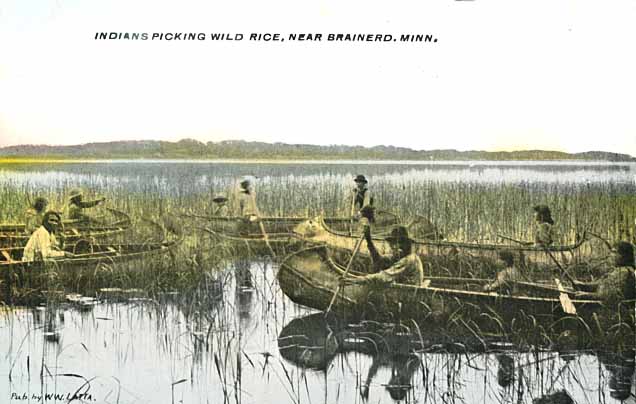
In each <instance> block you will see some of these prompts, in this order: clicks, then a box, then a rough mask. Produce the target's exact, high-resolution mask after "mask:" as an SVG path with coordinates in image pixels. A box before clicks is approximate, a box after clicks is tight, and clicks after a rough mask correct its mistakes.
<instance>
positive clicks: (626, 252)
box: [614, 241, 634, 260]
mask: <svg viewBox="0 0 636 404" xmlns="http://www.w3.org/2000/svg"><path fill="white" fill-rule="evenodd" d="M614 251H616V252H617V253H618V255H620V256H622V257H627V258H630V259H632V260H633V259H634V246H633V245H631V244H630V243H628V242H627V241H619V242H617V243H616V244H614Z"/></svg>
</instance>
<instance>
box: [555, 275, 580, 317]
mask: <svg viewBox="0 0 636 404" xmlns="http://www.w3.org/2000/svg"><path fill="white" fill-rule="evenodd" d="M554 282H555V283H556V285H557V288H558V289H559V292H561V293H560V294H559V300H560V301H561V307H562V308H563V311H564V312H565V313H567V314H576V307H574V303H572V300H570V296H568V294H567V293H566V292H565V288H563V285H561V281H559V280H558V279H557V278H554Z"/></svg>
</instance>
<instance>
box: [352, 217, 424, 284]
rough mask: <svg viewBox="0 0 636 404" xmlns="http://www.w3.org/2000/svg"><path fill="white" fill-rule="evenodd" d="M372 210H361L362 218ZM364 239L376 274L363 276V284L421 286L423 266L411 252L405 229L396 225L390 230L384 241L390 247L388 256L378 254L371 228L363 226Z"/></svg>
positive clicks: (410, 244) (418, 258)
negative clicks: (393, 283) (395, 283)
mask: <svg viewBox="0 0 636 404" xmlns="http://www.w3.org/2000/svg"><path fill="white" fill-rule="evenodd" d="M370 210H371V211H372V210H373V208H371V207H368V208H365V209H363V210H362V212H361V213H362V215H363V217H367V218H368V217H369V215H370V212H369V211H370ZM363 231H364V239H365V241H366V243H367V248H368V250H369V253H370V254H371V260H372V261H373V270H374V271H375V272H376V273H373V274H370V275H367V276H365V277H364V278H363V279H364V281H365V282H373V283H378V284H388V283H392V282H397V283H403V284H408V285H416V286H420V285H422V282H423V281H424V266H423V265H422V261H421V260H420V257H419V256H418V255H417V254H415V253H414V252H413V248H412V242H411V239H410V238H409V233H408V230H407V229H406V227H404V226H401V225H397V226H394V227H393V228H392V229H391V232H390V233H389V235H388V236H387V237H386V241H387V242H388V243H389V246H390V247H391V255H390V256H382V255H380V253H379V252H378V250H377V248H376V247H375V244H374V243H373V238H372V237H371V226H369V225H368V224H367V225H365V226H364V230H363Z"/></svg>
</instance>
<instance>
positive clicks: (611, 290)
mask: <svg viewBox="0 0 636 404" xmlns="http://www.w3.org/2000/svg"><path fill="white" fill-rule="evenodd" d="M612 255H613V261H614V266H615V268H614V269H613V270H612V271H611V272H610V273H608V274H607V275H605V276H604V277H603V278H601V279H599V280H598V281H596V282H579V281H575V282H574V286H575V287H576V289H577V290H579V292H578V293H577V297H580V298H585V297H598V296H600V297H602V298H603V300H605V301H608V302H613V303H618V302H620V301H621V300H623V299H625V300H630V299H634V298H636V275H635V274H634V268H635V265H634V264H635V263H634V246H633V245H632V244H630V243H628V242H626V241H619V242H618V243H616V244H615V245H614V248H613V249H612Z"/></svg>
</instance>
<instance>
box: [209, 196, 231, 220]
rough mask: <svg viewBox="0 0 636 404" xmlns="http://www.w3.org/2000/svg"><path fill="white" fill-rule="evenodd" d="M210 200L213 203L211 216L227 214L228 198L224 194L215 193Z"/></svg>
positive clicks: (228, 211) (228, 209)
mask: <svg viewBox="0 0 636 404" xmlns="http://www.w3.org/2000/svg"><path fill="white" fill-rule="evenodd" d="M212 202H213V203H214V213H213V214H212V215H213V216H228V215H229V213H230V207H229V206H228V204H227V203H228V199H227V197H226V196H225V195H224V194H218V195H215V196H214V198H212Z"/></svg>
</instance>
